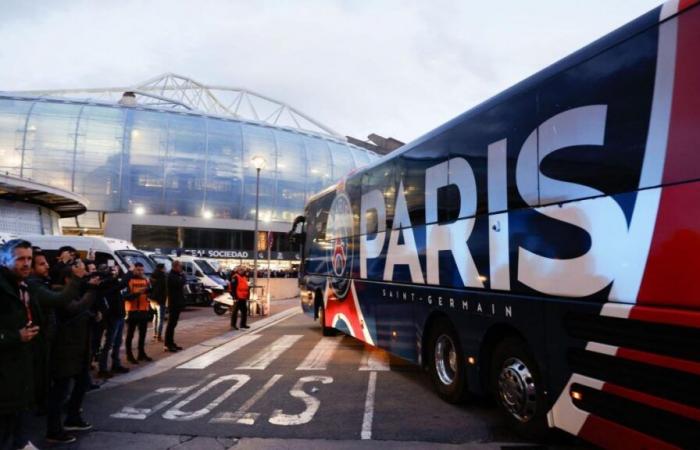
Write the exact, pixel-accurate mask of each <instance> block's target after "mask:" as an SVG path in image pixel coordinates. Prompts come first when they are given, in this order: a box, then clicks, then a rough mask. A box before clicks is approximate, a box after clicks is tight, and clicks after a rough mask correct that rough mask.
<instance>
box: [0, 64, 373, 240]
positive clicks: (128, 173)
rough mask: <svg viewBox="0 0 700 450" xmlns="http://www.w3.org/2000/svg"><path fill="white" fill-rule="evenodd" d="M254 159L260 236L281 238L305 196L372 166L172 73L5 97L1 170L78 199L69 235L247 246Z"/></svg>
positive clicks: (283, 116)
mask: <svg viewBox="0 0 700 450" xmlns="http://www.w3.org/2000/svg"><path fill="white" fill-rule="evenodd" d="M263 117H264V118H263ZM254 156H261V157H263V158H264V159H265V161H266V165H265V167H264V168H263V169H262V170H261V171H260V192H259V200H260V212H259V216H260V220H261V222H260V229H261V230H271V231H274V232H284V231H287V230H288V227H289V224H290V223H291V222H292V221H293V219H294V217H296V215H298V214H301V213H302V211H303V207H304V204H305V202H306V199H307V198H308V197H309V196H311V195H313V194H314V193H315V192H317V191H319V190H322V189H323V188H325V187H326V186H328V185H330V184H332V183H334V182H336V181H337V180H338V179H340V178H342V177H343V176H344V175H345V174H347V173H348V172H350V171H352V170H354V169H356V168H359V167H361V166H363V165H365V164H367V163H369V162H370V161H372V160H373V159H376V158H377V155H376V154H375V153H373V152H371V151H368V150H366V149H363V148H360V147H357V146H355V145H352V144H349V143H348V142H347V140H346V139H345V138H344V137H342V136H340V135H339V134H337V133H335V132H333V131H332V130H331V129H329V128H327V127H325V126H323V125H322V124H320V123H319V122H317V121H315V120H313V119H311V118H309V117H308V116H305V115H304V114H302V113H300V112H299V111H297V110H296V109H294V108H292V107H290V106H288V105H285V104H283V103H281V102H277V101H275V100H272V99H270V98H269V97H265V96H262V95H259V94H255V93H252V92H250V91H247V90H244V89H237V88H227V87H212V86H204V85H202V84H200V83H197V82H195V81H193V80H190V79H188V78H185V77H181V76H177V75H172V74H167V75H164V76H161V77H157V78H155V79H153V80H149V81H148V82H145V83H141V84H139V85H135V86H129V87H122V88H106V89H91V90H73V91H27V92H11V93H8V92H5V93H0V173H3V174H6V175H8V176H11V177H14V178H16V179H19V180H27V181H31V182H36V183H43V184H45V185H48V186H50V187H52V188H56V189H60V190H62V191H66V192H70V193H74V194H76V195H79V196H81V198H85V199H86V200H87V212H85V213H84V214H82V215H79V216H77V217H75V218H71V219H62V220H61V225H62V226H63V228H64V231H67V232H73V233H74V232H84V233H96V234H100V233H104V234H105V235H107V236H112V237H117V238H122V239H127V240H132V241H134V242H135V243H136V244H137V245H140V246H142V247H146V248H174V247H184V248H198V249H207V248H208V249H221V250H224V249H225V250H251V249H252V245H253V244H252V242H253V232H252V230H253V229H254V216H255V200H256V169H255V167H253V165H252V163H251V160H252V158H253V157H254ZM0 208H2V206H1V205H0ZM6 231H11V230H6ZM18 231H19V230H18ZM258 239H260V237H258ZM277 241H278V244H277V245H275V246H274V247H275V250H283V249H282V248H280V244H281V241H280V240H277Z"/></svg>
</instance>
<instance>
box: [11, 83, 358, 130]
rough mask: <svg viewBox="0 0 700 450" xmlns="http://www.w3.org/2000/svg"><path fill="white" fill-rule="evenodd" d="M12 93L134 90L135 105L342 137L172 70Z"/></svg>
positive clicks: (276, 105) (272, 103) (255, 98)
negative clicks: (123, 80)
mask: <svg viewBox="0 0 700 450" xmlns="http://www.w3.org/2000/svg"><path fill="white" fill-rule="evenodd" d="M13 93H14V94H22V95H32V96H37V97H69V98H75V99H85V100H96V101H111V102H117V101H121V100H122V98H123V97H124V94H125V93H133V94H134V97H135V102H136V105H144V106H157V107H170V108H173V109H174V110H181V111H182V110H184V111H193V112H202V113H205V114H211V115H218V116H224V117H230V118H235V119H244V120H252V121H256V122H262V123H267V124H269V125H274V126H280V127H287V128H293V129H297V130H300V131H310V132H312V133H318V134H326V135H329V136H332V137H334V138H337V139H338V138H339V139H342V140H345V138H344V136H342V135H341V134H339V133H337V132H336V131H334V130H333V129H331V128H330V127H328V126H326V125H324V124H322V123H321V122H319V121H318V120H315V119H313V118H311V117H309V116H308V115H306V114H304V113H302V112H301V111H299V110H297V109H296V108H294V107H292V106H290V105H288V104H286V103H284V102H281V101H279V100H275V99H273V98H270V97H267V96H265V95H262V94H259V93H257V92H253V91H251V90H249V89H244V88H239V87H231V86H218V85H206V84H203V83H200V82H198V81H195V80H193V79H191V78H188V77H185V76H182V75H177V74H174V73H166V74H163V75H159V76H157V77H155V78H151V79H150V80H146V81H143V82H141V83H137V84H134V85H132V86H115V87H105V88H87V89H80V88H78V89H54V90H51V89H49V90H31V91H14V92H13ZM134 97H131V98H134Z"/></svg>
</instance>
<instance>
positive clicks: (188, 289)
mask: <svg viewBox="0 0 700 450" xmlns="http://www.w3.org/2000/svg"><path fill="white" fill-rule="evenodd" d="M143 253H145V254H146V255H147V256H148V257H149V258H151V260H152V261H153V264H163V265H164V266H165V271H166V272H170V270H171V269H172V267H173V256H170V255H163V254H162V253H156V252H150V251H146V250H143ZM185 279H186V284H185V303H187V304H192V305H200V304H205V305H208V304H209V301H210V300H211V296H210V295H209V292H207V291H205V290H204V286H203V285H202V282H201V281H200V280H199V278H197V277H196V276H195V275H193V274H188V273H187V272H185Z"/></svg>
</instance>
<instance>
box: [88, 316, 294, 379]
mask: <svg viewBox="0 0 700 450" xmlns="http://www.w3.org/2000/svg"><path fill="white" fill-rule="evenodd" d="M298 314H301V309H300V308H299V309H297V308H289V309H286V310H284V311H280V312H278V313H276V314H273V315H271V316H270V317H266V318H265V319H260V320H256V321H255V322H253V323H252V324H251V325H250V330H248V331H245V332H243V333H241V332H240V331H229V332H228V333H224V334H222V335H220V336H217V337H214V338H211V339H209V340H206V341H204V342H202V343H199V344H197V345H194V346H192V347H190V348H187V349H185V350H184V351H180V352H177V353H175V354H173V355H172V356H168V357H167V358H163V359H161V360H158V361H155V362H153V363H151V364H147V365H146V366H144V367H140V368H138V369H137V368H132V370H131V372H129V373H127V374H125V375H120V376H118V377H115V378H111V379H110V380H108V381H107V382H105V383H103V384H102V388H101V389H100V392H104V391H106V390H107V389H112V388H115V387H117V386H121V385H123V384H126V383H131V382H134V381H138V380H142V379H144V378H148V377H152V376H155V375H159V374H161V373H163V372H166V371H168V370H171V369H173V368H175V367H177V366H179V365H181V364H184V363H186V362H187V361H189V360H191V359H194V358H196V357H198V356H201V355H203V354H204V353H206V352H210V351H212V347H218V346H219V345H223V344H226V343H228V342H230V341H231V340H232V339H240V337H241V336H246V335H249V334H253V333H257V332H259V331H262V330H264V329H266V328H268V327H271V326H274V325H276V324H278V323H280V322H282V321H284V320H287V319H289V318H291V317H294V316H296V315H298ZM191 320H194V319H191ZM90 392H97V391H90Z"/></svg>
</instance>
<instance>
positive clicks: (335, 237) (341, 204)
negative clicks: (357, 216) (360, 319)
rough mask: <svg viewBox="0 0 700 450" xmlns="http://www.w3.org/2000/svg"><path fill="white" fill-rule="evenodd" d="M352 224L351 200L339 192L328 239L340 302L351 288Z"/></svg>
mask: <svg viewBox="0 0 700 450" xmlns="http://www.w3.org/2000/svg"><path fill="white" fill-rule="evenodd" d="M352 224H353V223H352V207H351V206H350V199H349V198H348V196H347V194H345V193H344V192H338V193H337V194H336V197H335V199H333V203H332V204H331V207H330V210H329V211H328V224H327V226H326V238H327V239H328V243H329V252H330V255H329V257H330V261H331V272H332V273H331V275H332V277H331V288H332V289H333V292H334V293H335V295H336V297H337V298H338V299H339V300H342V299H343V298H344V297H345V295H346V294H347V293H348V289H349V288H350V269H351V265H352V264H351V263H352V254H351V249H350V248H349V247H350V246H349V245H348V244H349V242H350V240H351V239H352V231H353V229H352Z"/></svg>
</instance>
